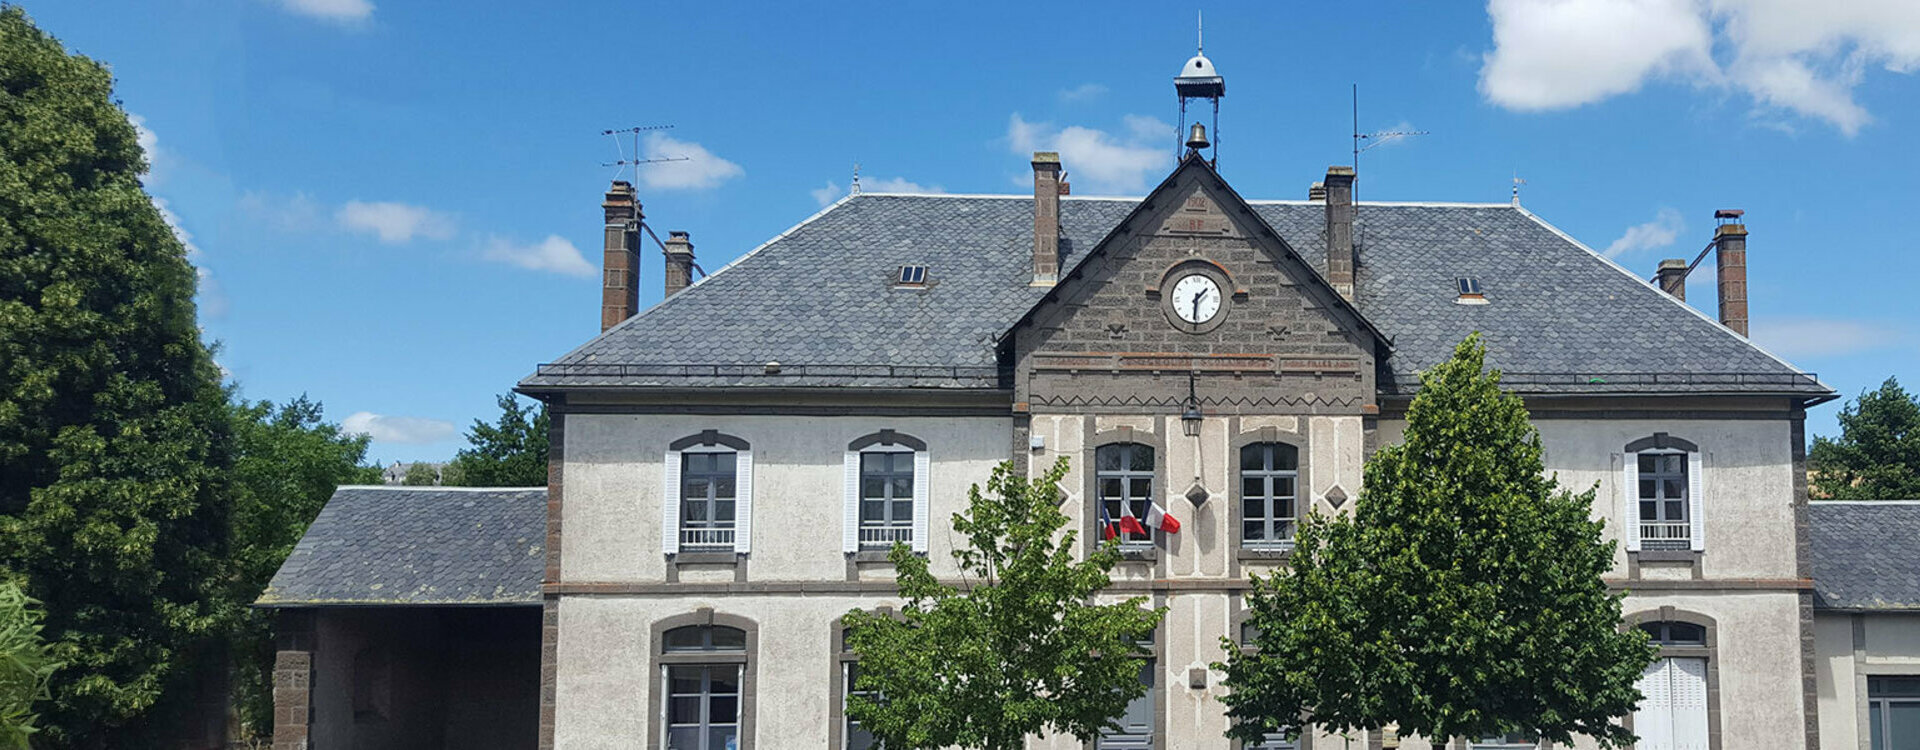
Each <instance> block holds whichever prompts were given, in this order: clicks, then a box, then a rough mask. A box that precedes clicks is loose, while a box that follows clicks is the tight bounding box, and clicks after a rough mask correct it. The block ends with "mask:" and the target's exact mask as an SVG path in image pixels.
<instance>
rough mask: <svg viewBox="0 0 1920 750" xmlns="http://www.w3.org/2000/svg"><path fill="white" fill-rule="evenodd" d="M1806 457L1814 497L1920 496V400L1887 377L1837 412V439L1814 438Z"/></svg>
mask: <svg viewBox="0 0 1920 750" xmlns="http://www.w3.org/2000/svg"><path fill="white" fill-rule="evenodd" d="M1807 460H1808V463H1809V465H1811V466H1812V468H1813V494H1814V496H1816V497H1820V498H1828V499H1833V500H1915V499H1920V399H1916V398H1915V397H1914V396H1913V394H1909V393H1907V391H1906V389H1904V388H1901V387H1900V381H1899V380H1897V379H1895V378H1887V382H1885V383H1881V384H1880V387H1879V388H1878V389H1876V390H1872V391H1867V392H1865V393H1862V394H1860V398H1858V399H1855V400H1853V401H1850V402H1848V403H1847V405H1846V406H1845V407H1844V408H1842V409H1841V410H1840V437H1838V438H1826V437H1816V438H1814V439H1813V451H1812V452H1811V453H1809V454H1807Z"/></svg>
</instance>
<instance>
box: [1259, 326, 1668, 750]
mask: <svg viewBox="0 0 1920 750" xmlns="http://www.w3.org/2000/svg"><path fill="white" fill-rule="evenodd" d="M1485 356H1486V349H1485V347H1484V346H1482V345H1481V343H1480V341H1479V337H1478V335H1477V334H1476V335H1474V336H1470V337H1468V338H1467V340H1466V341H1464V342H1462V343H1461V344H1460V345H1459V347H1458V348H1456V349H1455V350H1454V354H1453V358H1452V359H1450V360H1449V361H1447V362H1444V363H1441V364H1440V365H1438V366H1436V367H1434V368H1433V369H1431V370H1429V371H1427V372H1425V373H1423V374H1422V375H1421V377H1420V392H1419V394H1418V395H1416V396H1415V397H1414V400H1413V404H1412V406H1411V407H1410V408H1409V409H1408V411H1407V430H1406V435H1405V440H1404V442H1402V443H1401V444H1399V445H1395V446H1391V447H1387V448H1383V449H1381V450H1380V451H1379V452H1378V453H1375V454H1374V456H1373V457H1372V458H1371V459H1369V460H1368V461H1367V465H1366V472H1365V484H1364V491H1363V492H1362V494H1361V497H1360V499H1359V501H1358V503H1357V506H1356V508H1355V514H1354V515H1353V516H1352V517H1347V516H1335V517H1333V518H1331V519H1329V518H1324V517H1319V516H1315V517H1312V518H1310V519H1309V520H1308V522H1307V523H1306V524H1304V525H1303V526H1302V528H1301V531H1300V534H1299V538H1298V540H1297V546H1296V548H1295V550H1294V554H1293V558H1292V565H1291V567H1290V568H1289V569H1288V570H1285V571H1280V572H1276V573H1274V574H1273V575H1272V576H1270V577H1266V578H1261V577H1258V576H1256V577H1255V578H1254V581H1253V589H1252V591H1251V592H1249V594H1248V596H1247V607H1248V609H1249V610H1250V612H1251V614H1250V615H1249V617H1250V620H1249V622H1250V623H1251V624H1252V625H1253V627H1254V630H1255V631H1256V634H1255V635H1254V636H1253V639H1252V640H1253V642H1252V645H1253V646H1256V647H1257V648H1256V649H1251V650H1246V651H1242V650H1241V649H1240V648H1239V647H1238V646H1237V645H1236V644H1233V643H1231V642H1230V641H1229V642H1224V643H1223V645H1225V646H1227V654H1228V658H1227V661H1226V663H1225V664H1224V665H1222V668H1224V669H1225V670H1226V673H1227V678H1226V685H1227V687H1228V688H1229V689H1230V690H1231V692H1230V693H1229V694H1228V695H1227V696H1226V697H1225V698H1224V700H1225V702H1226V704H1227V706H1228V711H1227V713H1228V716H1229V717H1231V719H1232V721H1233V727H1232V730H1231V734H1232V736H1235V737H1240V738H1247V739H1251V738H1254V737H1258V736H1259V735H1261V734H1263V733H1266V732H1272V731H1280V730H1282V729H1283V728H1285V727H1289V726H1294V725H1298V724H1300V723H1302V722H1306V723H1313V724H1317V725H1320V726H1322V727H1325V728H1328V729H1330V730H1334V731H1343V732H1344V731H1355V730H1372V729H1378V728H1381V727H1384V726H1387V725H1389V724H1395V725H1397V726H1398V728H1399V731H1400V733H1401V734H1403V735H1406V734H1418V735H1421V736H1425V737H1431V738H1451V737H1481V736H1487V735H1495V734H1504V733H1507V732H1533V733H1537V734H1538V735H1539V736H1540V737H1542V738H1545V739H1550V740H1553V741H1554V742H1555V743H1559V744H1566V743H1569V742H1570V741H1571V737H1572V736H1573V735H1588V736H1591V737H1594V738H1596V739H1597V740H1598V741H1599V742H1600V744H1601V745H1602V746H1606V747H1621V746H1626V745H1630V744H1631V743H1632V742H1633V734H1632V733H1631V732H1629V731H1627V730H1626V729H1625V728H1623V727H1621V726H1619V724H1618V723H1616V722H1617V719H1618V718H1619V717H1621V716H1624V715H1626V714H1628V713H1630V712H1631V711H1632V710H1633V709H1634V706H1635V705H1636V704H1637V703H1638V702H1639V700H1640V693H1639V692H1638V691H1637V690H1636V689H1635V687H1634V685H1635V682H1636V681H1637V680H1638V679H1639V677H1640V673H1641V671H1642V670H1643V669H1645V668H1646V665H1647V664H1648V663H1649V662H1650V661H1651V659H1652V657H1653V650H1652V648H1651V647H1650V646H1648V645H1647V643H1646V637H1645V636H1644V635H1643V634H1641V633H1640V632H1638V631H1627V632H1622V631H1621V629H1620V601H1621V598H1622V597H1623V596H1624V595H1623V594H1618V593H1609V592H1608V590H1607V586H1606V584H1605V583H1604V582H1602V580H1601V575H1602V574H1603V573H1605V572H1607V571H1608V570H1609V569H1610V568H1611V567H1612V565H1613V548H1614V545H1613V543H1612V542H1609V541H1605V540H1603V537H1602V535H1601V528H1602V522H1601V521H1599V520H1595V519H1593V518H1591V513H1592V507H1593V498H1594V489H1592V488H1590V489H1588V490H1587V491H1586V492H1583V493H1580V494H1578V495H1576V494H1572V493H1569V492H1568V491H1566V490H1563V489H1560V488H1559V487H1558V485H1557V482H1556V481H1555V480H1554V479H1553V478H1551V477H1549V476H1547V475H1546V474H1545V471H1544V467H1543V465H1542V463H1541V458H1540V438H1539V433H1538V432H1537V431H1535V430H1534V428H1533V426H1532V424H1531V423H1529V421H1528V416H1527V411H1526V408H1525V407H1524V406H1522V404H1521V402H1520V399H1519V398H1518V397H1516V396H1513V395H1511V394H1507V393H1503V392H1502V391H1501V390H1500V387H1499V381H1500V375H1499V373H1498V372H1485V371H1484V370H1483V368H1484V363H1485Z"/></svg>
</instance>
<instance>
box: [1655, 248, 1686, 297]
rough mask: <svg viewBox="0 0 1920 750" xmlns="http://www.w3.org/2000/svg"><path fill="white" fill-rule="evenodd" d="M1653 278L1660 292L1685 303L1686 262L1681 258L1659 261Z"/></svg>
mask: <svg viewBox="0 0 1920 750" xmlns="http://www.w3.org/2000/svg"><path fill="white" fill-rule="evenodd" d="M1653 278H1654V280H1655V281H1656V282H1658V283H1659V285H1660V291H1663V292H1666V293H1667V294H1670V295H1672V296H1673V298H1674V299H1677V300H1680V301H1681V302H1685V301H1687V261H1686V260H1684V259H1681V258H1668V259H1666V260H1663V261H1660V270H1658V271H1655V272H1654V274H1653Z"/></svg>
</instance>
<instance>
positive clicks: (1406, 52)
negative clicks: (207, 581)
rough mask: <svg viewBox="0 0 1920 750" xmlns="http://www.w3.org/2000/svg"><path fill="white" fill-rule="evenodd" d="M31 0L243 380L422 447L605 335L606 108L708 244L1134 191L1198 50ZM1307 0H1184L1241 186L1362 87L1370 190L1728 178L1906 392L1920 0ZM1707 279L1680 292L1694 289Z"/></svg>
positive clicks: (1817, 422)
mask: <svg viewBox="0 0 1920 750" xmlns="http://www.w3.org/2000/svg"><path fill="white" fill-rule="evenodd" d="M23 5H24V6H25V7H26V9H27V11H28V13H29V14H31V15H32V16H33V17H34V18H35V19H36V21H37V22H38V23H39V24H40V25H41V27H42V28H44V29H46V30H47V31H49V32H50V33H52V34H54V35H56V36H58V37H60V38H61V39H62V40H64V41H65V42H66V43H67V45H68V46H69V47H70V48H71V49H74V50H76V51H79V52H81V53H84V54H87V55H90V56H92V57H95V58H97V59H100V60H102V61H105V62H107V63H108V64H110V65H111V66H112V67H113V69H114V72H115V75H116V77H117V78H118V87H117V93H118V96H119V97H120V98H121V100H122V101H123V103H124V105H125V107H126V109H127V110H128V111H129V112H130V113H132V114H134V115H135V116H136V117H138V118H139V121H140V123H141V125H142V127H144V128H145V129H146V131H147V134H148V138H149V144H150V146H151V147H152V150H153V153H154V159H153V160H154V165H155V167H154V172H153V174H152V175H151V176H150V179H149V180H148V183H149V188H150V190H151V192H152V193H153V194H154V195H155V196H156V198H157V199H158V200H160V201H162V202H163V205H164V207H165V208H166V210H167V211H168V212H169V213H170V215H171V216H173V217H174V220H175V222H176V223H177V225H178V226H179V227H180V229H181V230H182V232H183V233H184V235H185V236H187V237H188V239H189V241H190V243H191V245H192V246H193V247H194V248H195V252H194V258H193V259H194V262H195V263H196V264H197V265H198V266H199V267H200V268H201V269H202V275H203V279H204V281H203V287H202V291H201V316H202V318H203V324H204V326H205V328H206V330H207V332H208V335H209V338H210V339H213V340H216V341H218V342H219V345H220V351H219V353H218V360H219V361H220V363H221V364H222V365H223V366H224V367H225V368H227V369H228V370H229V371H230V372H231V374H232V377H233V378H235V379H236V380H237V381H238V382H239V383H240V384H241V387H242V389H243V392H244V393H245V394H246V395H247V396H249V397H251V398H270V399H274V400H281V399H285V398H288V397H291V396H294V395H297V394H300V393H303V392H304V393H307V394H309V395H311V396H312V397H314V398H316V399H319V400H321V401H323V402H324V403H325V404H326V407H327V411H328V414H329V417H330V418H332V419H336V420H345V421H346V422H347V423H348V424H349V425H350V426H353V427H355V428H357V429H362V430H365V431H368V432H370V433H372V434H373V435H374V436H375V438H376V439H375V442H374V447H373V451H372V455H373V457H374V458H375V459H377V460H380V461H383V462H384V461H392V460H396V459H397V460H414V459H441V458H445V457H448V456H450V455H452V453H453V452H454V451H455V450H457V449H458V448H459V447H460V446H461V445H462V444H463V440H462V439H461V438H460V433H461V432H462V431H463V430H464V429H465V428H466V426H467V425H468V424H469V423H470V422H471V421H472V420H473V419H474V418H476V417H488V418H490V417H491V416H492V415H493V414H494V413H495V408H494V406H493V395H494V394H497V393H503V392H506V391H507V390H508V389H509V388H511V386H512V384H513V383H514V382H515V381H516V380H518V379H519V378H520V377H522V376H523V375H525V374H527V373H529V372H530V371H531V370H532V369H533V366H534V365H535V364H536V363H539V362H544V361H549V360H551V359H553V358H555V357H557V356H558V355H560V354H562V353H564V352H565V351H567V350H569V349H571V348H572V347H574V346H575V345H577V344H579V343H581V342H582V341H584V340H585V339H587V338H588V337H590V336H592V335H593V334H594V333H596V332H597V330H598V321H599V311H598V305H599V290H598V286H597V283H598V282H597V281H596V279H597V273H596V270H597V267H598V264H599V245H600V222H601V220H600V217H599V205H598V204H599V200H600V194H601V192H602V191H604V190H605V188H606V184H607V180H608V179H610V178H612V177H614V176H615V175H614V169H613V168H610V167H603V166H601V163H602V162H606V161H611V160H613V159H616V158H619V156H620V154H619V153H618V152H617V151H616V146H615V144H614V143H613V142H612V141H611V140H610V139H608V138H607V137H605V136H603V135H601V134H600V133H601V131H603V130H605V129H609V128H619V127H627V126H632V125H642V124H656V123H670V124H672V125H674V126H675V127H674V128H673V129H672V130H667V131H662V132H661V133H659V134H658V135H655V136H653V140H651V141H649V142H643V143H642V149H643V150H644V151H646V152H648V153H650V154H658V155H672V156H690V157H693V158H692V159H691V160H689V161H686V162H675V163H671V164H665V165H659V166H655V167H649V168H646V169H644V170H643V171H642V172H641V174H640V178H639V181H640V192H641V197H642V200H643V202H644V204H645V207H646V208H645V210H646V213H647V215H648V217H649V219H650V223H651V224H652V225H653V226H655V227H656V228H658V229H659V230H661V231H663V232H664V230H668V229H675V230H686V231H690V232H692V234H693V240H694V244H695V246H696V252H697V253H698V256H699V258H700V262H701V264H702V265H703V266H705V267H706V268H709V269H713V268H718V267H720V266H721V265H723V264H724V263H725V262H726V261H727V260H730V259H732V258H733V257H736V256H737V255H739V254H740V253H743V252H745V251H747V250H749V249H751V248H752V247H754V246H755V245H758V244H759V243H761V242H763V241H765V240H766V239H768V238H770V237H772V236H774V235H775V234H778V233H779V232H780V231H782V230H784V229H786V228H787V227H789V226H791V225H793V224H795V223H797V222H799V221H800V220H802V219H804V218H806V217H807V216H809V215H811V214H813V213H814V212H816V211H818V210H819V209H820V207H821V206H822V205H823V203H824V202H827V201H831V200H833V199H835V198H837V197H838V196H840V195H843V194H844V193H845V192H846V190H847V186H848V184H849V178H850V177H851V175H852V173H853V168H854V165H855V164H856V163H857V164H859V165H861V174H862V175H863V178H862V184H863V186H864V188H865V189H867V190H870V191H872V190H888V189H894V190H916V191H947V192H967V193H1021V192H1025V191H1028V190H1030V189H1031V188H1030V182H1028V180H1030V176H1029V174H1030V173H1029V171H1028V166H1027V155H1026V154H1027V152H1029V151H1031V150H1034V149H1036V148H1056V149H1058V150H1060V151H1062V152H1063V159H1064V161H1065V163H1066V168H1067V170H1068V172H1069V174H1070V176H1071V178H1072V179H1073V182H1074V189H1075V193H1076V194H1082V195H1087V194H1122V195H1137V194H1139V193H1141V192H1143V191H1144V190H1145V189H1146V188H1148V187H1150V186H1151V185H1152V184H1154V183H1156V182H1157V181H1158V180H1159V179H1160V177H1162V176H1164V174H1165V173H1166V171H1167V170H1169V169H1170V168H1171V167H1172V163H1173V153H1174V143H1175V140H1174V136H1173V134H1172V130H1173V128H1172V126H1171V124H1170V123H1171V122H1173V121H1174V120H1175V119H1176V116H1177V112H1176V109H1175V101H1174V97H1173V92H1172V85H1171V82H1170V79H1171V77H1172V75H1173V74H1174V73H1176V72H1177V71H1178V69H1179V67H1180V65H1181V64H1182V63H1183V62H1184V61H1185V60H1186V59H1187V57H1188V56H1190V55H1191V54H1192V53H1193V46H1194V28H1193V27H1194V23H1193V11H1192V10H1177V11H1175V10H1170V9H1169V6H1167V5H1166V4H1165V3H1102V4H1100V5H1099V6H1097V7H1098V8H1099V10H1098V11H1097V12H1089V10H1090V6H1070V5H1065V4H1034V3H1022V4H1011V3H1008V4H1001V3H943V4H932V3H860V2H847V3H837V4H833V5H830V6H829V5H823V4H813V3H788V4H778V5H775V4H766V5H764V6H758V5H756V6H749V5H744V4H742V5H727V4H719V3H637V2H636V3H605V2H601V3H463V4H459V5H450V4H445V3H400V2H394V1H392V0H187V1H185V2H178V3H147V2H130V1H128V2H122V1H119V0H99V1H94V0H87V1H84V2H58V3H49V2H31V1H29V2H25V3H23ZM1323 6H1324V7H1323ZM1334 6H1335V4H1332V3H1259V4H1252V3H1248V4H1239V3H1218V2H1214V3H1206V4H1203V5H1201V6H1199V9H1203V10H1204V11H1205V12H1206V14H1207V15H1206V18H1207V35H1206V44H1207V53H1208V56H1209V57H1210V58H1211V59H1213V60H1214V62H1215V63H1216V65H1218V67H1219V69H1220V71H1221V73H1222V74H1223V75H1224V76H1225V77H1226V78H1227V81H1228V84H1229V85H1228V96H1227V98H1226V101H1225V102H1224V104H1223V107H1222V113H1221V131H1222V132H1221V133H1220V134H1219V135H1220V136H1221V169H1222V172H1223V174H1224V175H1225V176H1226V177H1227V179H1228V180H1229V181H1231V182H1232V183H1233V184H1234V185H1235V187H1236V188H1237V189H1238V190H1239V191H1240V192H1241V193H1242V194H1243V195H1246V196H1249V197H1256V198H1303V197H1305V194H1306V188H1307V185H1308V183H1310V182H1312V181H1313V180H1315V179H1318V177H1319V175H1321V174H1322V173H1323V172H1324V170H1325V169H1326V167H1327V166H1328V165H1330V164H1342V163H1346V162H1347V161H1348V149H1349V146H1350V139H1349V134H1350V127H1351V126H1350V122H1349V120H1350V117H1351V110H1350V103H1349V85H1350V84H1354V83H1357V84H1359V87H1360V96H1361V100H1360V120H1361V122H1360V126H1361V130H1363V131H1367V132H1371V131H1379V130H1416V129H1417V130H1426V131H1430V132H1431V134H1430V135H1425V136H1420V137H1417V138H1409V139H1404V140H1402V141H1399V142H1396V143H1392V144H1389V145H1386V146H1382V147H1380V148H1376V149H1374V150H1372V151H1369V152H1368V153H1366V154H1365V155H1363V157H1362V162H1361V171H1360V175H1361V177H1360V190H1361V197H1362V199H1363V200H1433V201H1504V200H1506V199H1507V198H1508V195H1509V191H1510V190H1511V187H1512V178H1513V177H1514V176H1515V175H1516V174H1517V175H1519V176H1520V177H1522V178H1524V179H1525V180H1526V185H1525V186H1524V187H1523V188H1522V202H1523V203H1524V204H1525V205H1526V206H1527V207H1528V208H1529V209H1530V210H1532V211H1534V212H1536V213H1538V214H1540V215H1541V216H1542V217H1544V218H1546V219H1547V220H1548V221H1550V222H1552V223H1554V224H1555V225H1557V226H1559V227H1560V228H1561V229H1563V230H1565V231H1567V232H1568V233H1569V234H1571V235H1573V236H1574V237H1576V238H1579V239H1580V240H1582V241H1584V242H1585V243H1587V244H1588V245H1590V246H1592V247H1594V248H1596V249H1598V250H1602V251H1607V252H1609V253H1612V254H1614V255H1615V257H1616V259H1617V260H1618V261H1620V262H1621V263H1622V264H1624V265H1626V266H1627V267H1629V268H1631V269H1633V270H1635V271H1637V272H1645V274H1646V275H1649V276H1650V275H1651V274H1652V271H1653V269H1654V267H1655V265H1656V264H1657V262H1658V261H1659V259H1661V258H1666V257H1679V256H1685V257H1688V258H1691V257H1692V255H1693V253H1695V252H1697V251H1698V250H1699V248H1700V247H1701V246H1702V245H1704V244H1705V243H1706V242H1707V240H1708V239H1709V238H1710V237H1711V233H1712V224H1713V219H1712V216H1713V211H1714V209H1717V208H1730V207H1737V208H1743V209H1745V210H1746V211H1747V224H1748V227H1749V229H1750V231H1751V232H1752V236H1751V240H1750V244H1749V266H1750V274H1751V277H1750V283H1751V298H1752V311H1753V313H1752V314H1753V321H1754V322H1753V327H1754V336H1755V338H1756V340H1758V341H1760V342H1761V343H1763V344H1764V345H1766V346H1768V347H1769V348H1771V349H1772V350H1774V351H1775V352H1777V353H1779V354H1781V355H1783V356H1785V357H1787V358H1788V359H1790V360H1791V361H1793V362H1795V363H1796V364H1798V365H1799V366H1801V367H1802V368H1804V369H1808V370H1812V371H1816V372H1818V373H1819V374H1820V375H1821V377H1822V379H1823V380H1825V381H1826V382H1828V383H1829V384H1831V385H1833V386H1835V387H1836V388H1838V389H1839V390H1840V391H1841V392H1842V393H1845V394H1847V395H1849V396H1851V395H1854V394H1857V393H1858V392H1859V391H1860V390H1861V389H1863V388H1867V387H1871V386H1874V385H1877V384H1878V383H1879V382H1880V381H1881V380H1883V379H1884V378H1886V377H1887V376H1888V375H1904V376H1907V378H1908V380H1909V381H1910V384H1911V385H1913V386H1920V338H1916V335H1915V334H1914V333H1913V332H1912V330H1911V329H1912V328H1913V327H1914V326H1913V324H1914V323H1915V322H1916V321H1920V294H1916V293H1915V290H1916V285H1915V284H1914V279H1915V271H1916V270H1920V260H1916V258H1915V254H1916V251H1917V250H1920V242H1916V240H1915V237H1916V232H1915V231H1914V229H1913V228H1912V227H1910V226H1908V225H1907V223H1906V219H1907V218H1909V217H1910V215H1911V211H1912V208H1911V204H1912V202H1913V200H1914V198H1915V197H1916V196H1917V195H1920V190H1917V189H1916V188H1920V156H1915V150H1916V148H1917V146H1916V142H1917V141H1916V135H1920V131H1916V125H1917V124H1920V75H1915V74H1916V73H1920V4H1916V3H1911V2H1909V1H1908V0H1834V1H1832V2H1825V3H1817V4H1814V3H1780V2H1769V1H1768V0H1710V2H1709V0H1635V1H1634V2H1609V1H1607V0H1557V1H1554V2H1524V1H1522V0H1494V2H1491V3H1489V4H1486V5H1479V4H1473V3H1404V4H1395V3H1383V4H1378V5H1374V6H1370V7H1369V8H1368V9H1366V10H1364V11H1362V10H1346V9H1343V8H1336V7H1334ZM1795 6H1804V7H1795ZM622 148H626V146H622ZM643 258H644V259H643V266H644V278H643V282H642V289H643V292H644V294H643V298H642V302H643V304H651V303H653V302H655V301H657V300H658V298H659V295H660V284H661V282H660V272H661V266H660V260H659V256H658V254H657V253H651V252H650V253H647V254H645V255H644V256H643ZM1712 278H1713V276H1712V264H1711V261H1709V262H1708V263H1706V264H1704V265H1703V267H1702V270H1700V271H1697V272H1696V273H1695V275H1694V277H1693V278H1692V279H1691V281H1692V283H1691V284H1690V285H1689V297H1690V298H1691V299H1692V300H1693V302H1694V304H1695V305H1697V306H1699V307H1701V308H1702V309H1703V310H1706V311H1708V312H1709V314H1712V311H1713V310H1714V309H1715V308H1714V301H1713V295H1712V286H1713V284H1712ZM1836 411H1837V406H1836V405H1829V406H1824V407H1821V408H1820V409H1818V410H1817V411H1816V412H1815V414H1814V416H1813V418H1812V420H1811V424H1812V430H1813V431H1814V432H1815V433H1817V434H1830V433H1832V432H1834V431H1835V427H1834V426H1833V424H1834V423H1833V414H1834V413H1835V412H1836Z"/></svg>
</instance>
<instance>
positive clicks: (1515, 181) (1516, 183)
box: [1513, 172, 1527, 206]
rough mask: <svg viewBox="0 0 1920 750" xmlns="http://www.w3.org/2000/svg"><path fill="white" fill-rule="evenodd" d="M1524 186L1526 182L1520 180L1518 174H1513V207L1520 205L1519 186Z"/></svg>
mask: <svg viewBox="0 0 1920 750" xmlns="http://www.w3.org/2000/svg"><path fill="white" fill-rule="evenodd" d="M1525 184H1527V181H1526V180H1523V179H1520V173H1519V172H1514V173H1513V205H1515V206H1518V205H1520V186H1521V185H1525Z"/></svg>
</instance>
